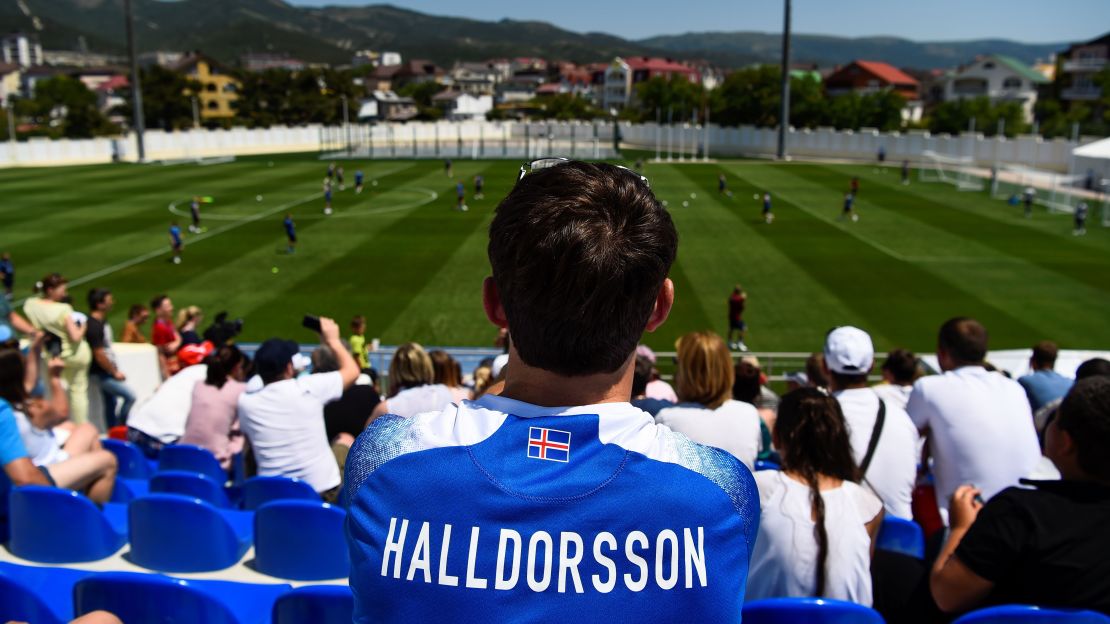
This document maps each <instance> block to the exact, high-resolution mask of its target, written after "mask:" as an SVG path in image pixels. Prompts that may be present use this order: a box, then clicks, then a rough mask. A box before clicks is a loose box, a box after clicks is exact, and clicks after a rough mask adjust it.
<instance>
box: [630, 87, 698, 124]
mask: <svg viewBox="0 0 1110 624" xmlns="http://www.w3.org/2000/svg"><path fill="white" fill-rule="evenodd" d="M705 101H706V100H705V88H704V87H702V85H701V84H700V83H697V82H693V81H691V80H690V79H689V78H687V77H686V76H679V75H672V76H670V77H669V78H664V77H662V76H655V77H654V78H649V79H648V80H645V81H643V82H641V83H640V84H638V85H636V104H635V107H634V109H633V110H635V111H636V112H638V115H635V117H637V118H636V119H633V121H654V120H655V115H656V111H659V112H660V113H661V114H662V115H663V116H664V120H665V119H666V116H667V115H668V113H669V112H670V111H673V113H671V114H673V119H674V120H675V121H676V122H677V121H681V120H687V119H692V118H693V117H694V113H695V112H700V111H701V110H702V106H703V105H704V104H705Z"/></svg>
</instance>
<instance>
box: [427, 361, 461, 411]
mask: <svg viewBox="0 0 1110 624" xmlns="http://www.w3.org/2000/svg"><path fill="white" fill-rule="evenodd" d="M428 356H429V357H431V358H432V368H433V369H435V382H436V383H437V384H443V385H445V386H447V390H449V391H450V392H451V396H452V397H454V402H455V403H458V402H459V401H465V400H468V399H470V398H471V396H470V394H471V393H470V388H467V387H466V386H464V385H463V383H462V367H461V366H459V362H458V360H456V359H455V358H453V357H451V354H450V353H448V352H446V351H441V350H439V349H436V350H435V351H432V352H431V353H429V354H428Z"/></svg>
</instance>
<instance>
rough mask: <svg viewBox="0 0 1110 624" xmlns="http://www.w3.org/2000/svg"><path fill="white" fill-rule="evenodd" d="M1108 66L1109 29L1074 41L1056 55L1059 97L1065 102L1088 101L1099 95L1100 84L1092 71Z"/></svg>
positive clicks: (1100, 93)
mask: <svg viewBox="0 0 1110 624" xmlns="http://www.w3.org/2000/svg"><path fill="white" fill-rule="evenodd" d="M1107 66H1110V33H1106V34H1105V35H1102V36H1101V37H1098V38H1097V39H1092V40H1090V41H1085V42H1083V43H1077V44H1075V45H1073V46H1071V47H1069V48H1068V49H1067V50H1064V51H1063V52H1061V53H1060V55H1059V56H1058V58H1057V67H1058V70H1057V73H1056V78H1057V84H1058V85H1059V86H1060V99H1061V100H1064V101H1065V102H1068V103H1069V104H1070V103H1072V102H1090V101H1092V100H1097V99H1099V98H1100V97H1102V88H1101V87H1100V86H1099V85H1098V84H1097V83H1096V82H1095V74H1097V73H1099V72H1100V71H1102V70H1103V69H1106V67H1107Z"/></svg>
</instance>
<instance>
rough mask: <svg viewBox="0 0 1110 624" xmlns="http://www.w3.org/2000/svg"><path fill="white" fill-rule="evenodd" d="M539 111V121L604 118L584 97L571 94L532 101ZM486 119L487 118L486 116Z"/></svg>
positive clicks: (599, 110) (561, 94)
mask: <svg viewBox="0 0 1110 624" xmlns="http://www.w3.org/2000/svg"><path fill="white" fill-rule="evenodd" d="M533 104H535V105H536V106H537V107H538V108H539V109H540V111H541V113H540V114H539V117H540V118H541V119H558V120H560V121H568V120H571V119H596V118H598V117H604V116H605V114H604V113H603V112H602V111H601V109H599V108H596V107H594V106H593V105H592V104H590V101H589V100H587V99H586V98H584V97H581V96H578V95H575V94H573V93H559V94H556V95H552V96H549V97H545V98H542V99H537V100H534V101H533ZM487 117H488V116H487Z"/></svg>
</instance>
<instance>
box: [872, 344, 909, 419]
mask: <svg viewBox="0 0 1110 624" xmlns="http://www.w3.org/2000/svg"><path fill="white" fill-rule="evenodd" d="M880 370H881V371H882V375H883V383H881V384H877V385H875V386H872V387H871V390H873V391H874V392H875V394H877V395H879V398H881V399H882V400H884V401H886V402H887V405H897V406H898V407H900V408H901V409H903V410H904V409H906V404H907V403H909V401H910V393H911V392H913V382H915V381H917V380H918V378H920V377H921V367H920V366H918V363H917V356H916V355H914V354H913V353H912V352H910V351H907V350H906V349H895V350H893V351H891V352H890V353H887V354H886V360H885V361H884V362H883V366H882V368H881V369H880Z"/></svg>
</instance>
